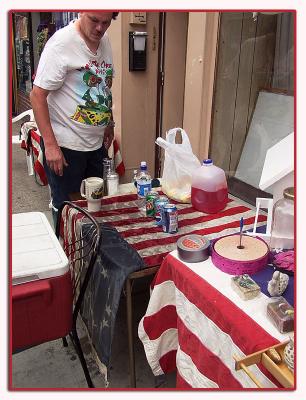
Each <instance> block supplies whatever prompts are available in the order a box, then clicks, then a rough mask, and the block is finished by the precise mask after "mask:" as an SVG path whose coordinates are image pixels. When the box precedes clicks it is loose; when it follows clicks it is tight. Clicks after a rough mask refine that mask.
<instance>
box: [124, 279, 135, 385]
mask: <svg viewBox="0 0 306 400" xmlns="http://www.w3.org/2000/svg"><path fill="white" fill-rule="evenodd" d="M125 285H126V312H127V328H128V347H129V370H130V386H131V387H136V374H135V354H134V339H133V313H132V285H131V280H130V279H129V278H127V280H126V282H125Z"/></svg>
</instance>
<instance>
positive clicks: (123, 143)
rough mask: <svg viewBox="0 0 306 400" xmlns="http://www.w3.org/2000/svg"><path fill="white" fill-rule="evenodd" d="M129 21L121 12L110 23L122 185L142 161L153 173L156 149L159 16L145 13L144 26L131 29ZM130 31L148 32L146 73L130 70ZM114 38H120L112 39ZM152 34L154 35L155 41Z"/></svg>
mask: <svg viewBox="0 0 306 400" xmlns="http://www.w3.org/2000/svg"><path fill="white" fill-rule="evenodd" d="M129 22H130V12H121V13H120V17H119V19H118V20H117V21H114V22H113V24H112V25H113V26H112V27H111V29H114V30H113V31H111V30H110V37H111V40H112V41H113V39H114V43H113V50H114V60H115V63H116V65H115V68H116V79H115V82H114V89H113V96H114V104H115V117H116V129H115V132H116V135H118V137H119V138H120V148H121V153H122V158H123V160H124V164H125V168H126V173H125V176H124V177H122V178H121V182H122V183H124V182H129V181H130V180H131V179H132V173H133V169H135V168H139V164H140V161H142V160H145V161H147V164H148V169H149V171H150V172H151V173H152V174H154V167H155V165H154V164H155V146H156V145H155V135H156V98H157V62H158V27H159V13H157V12H148V13H147V24H146V25H135V26H132V25H130V23H129ZM120 29H121V33H120V32H119V30H120ZM133 30H137V31H146V32H148V39H147V69H146V71H134V72H130V71H129V47H128V45H129V41H128V37H129V31H133ZM111 35H112V36H111ZM116 35H117V36H119V38H118V37H117V38H115V36H116ZM153 35H155V36H156V37H155V39H154V38H153ZM119 76H120V78H118V77H119ZM120 86H121V90H120ZM119 130H120V131H119Z"/></svg>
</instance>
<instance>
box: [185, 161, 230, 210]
mask: <svg viewBox="0 0 306 400" xmlns="http://www.w3.org/2000/svg"><path fill="white" fill-rule="evenodd" d="M227 201H228V191H227V182H226V176H225V173H224V171H223V169H221V168H219V167H217V166H215V165H214V164H213V162H212V160H211V159H207V160H204V161H203V165H202V166H201V167H200V168H198V169H196V170H195V171H194V173H193V175H192V182H191V203H192V205H193V207H194V208H195V209H196V210H199V211H202V212H205V213H207V214H214V213H217V212H219V211H221V210H223V209H224V208H225V206H226V204H227Z"/></svg>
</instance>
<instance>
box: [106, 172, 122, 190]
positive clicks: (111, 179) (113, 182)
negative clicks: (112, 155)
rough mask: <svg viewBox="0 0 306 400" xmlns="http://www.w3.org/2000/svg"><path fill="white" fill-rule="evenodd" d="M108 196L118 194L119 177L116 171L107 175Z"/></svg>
mask: <svg viewBox="0 0 306 400" xmlns="http://www.w3.org/2000/svg"><path fill="white" fill-rule="evenodd" d="M106 185H107V194H108V196H112V195H114V194H116V193H117V192H118V189H119V175H118V174H117V172H115V171H109V173H108V174H107V175H106Z"/></svg>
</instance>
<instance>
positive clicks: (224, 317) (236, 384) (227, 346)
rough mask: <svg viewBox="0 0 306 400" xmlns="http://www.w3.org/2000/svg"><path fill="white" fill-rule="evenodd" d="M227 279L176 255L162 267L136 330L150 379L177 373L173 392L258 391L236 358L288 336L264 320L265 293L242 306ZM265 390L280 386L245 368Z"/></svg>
mask: <svg viewBox="0 0 306 400" xmlns="http://www.w3.org/2000/svg"><path fill="white" fill-rule="evenodd" d="M230 279H231V276H230V275H228V274H226V273H224V272H222V271H220V270H219V269H217V268H216V267H215V266H214V265H213V264H212V262H211V259H210V258H209V259H208V260H206V261H204V262H202V263H194V264H190V263H188V264H186V263H183V262H181V261H180V260H179V259H178V256H177V252H176V251H174V252H173V253H171V254H169V255H168V256H167V257H166V258H165V260H164V262H163V264H162V265H161V267H160V269H159V271H158V273H157V275H156V277H155V280H154V286H153V290H152V293H151V298H150V302H149V305H148V309H147V311H146V314H145V316H144V317H143V318H142V320H141V321H140V324H139V328H138V335H139V338H140V339H141V340H142V342H143V345H144V349H145V352H146V356H147V359H148V362H149V365H150V367H151V369H152V371H153V373H154V375H156V376H158V375H163V374H165V373H168V372H172V371H174V370H175V369H176V370H177V387H178V388H183V389H188V388H210V389H219V390H220V389H222V390H236V389H241V388H256V387H257V386H256V385H255V383H254V382H253V381H252V380H251V379H250V378H249V377H248V375H247V374H246V373H245V372H243V371H242V370H239V371H235V360H234V355H236V356H238V358H242V357H244V356H245V355H248V354H251V353H253V352H256V351H259V350H262V349H265V348H267V347H270V346H272V345H274V344H276V343H279V342H280V341H281V342H282V341H285V340H286V339H288V336H286V335H282V334H280V333H279V332H278V331H277V329H276V328H275V327H274V326H273V324H272V323H271V322H270V321H269V320H268V318H267V316H266V306H267V302H268V300H269V299H268V297H267V296H265V295H264V294H263V293H261V294H260V296H258V297H257V298H255V299H252V300H248V301H243V300H242V299H240V297H239V296H238V294H237V293H236V292H234V291H233V290H232V288H231V285H230ZM249 369H250V370H251V372H253V374H254V375H255V376H256V377H257V379H258V381H259V382H261V384H262V386H263V387H264V388H271V389H272V388H274V389H275V388H277V387H279V384H278V383H277V382H276V381H275V379H274V378H273V377H272V376H271V375H270V374H269V372H268V371H266V370H264V369H263V368H259V367H258V366H256V365H254V366H252V367H250V368H249Z"/></svg>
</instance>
